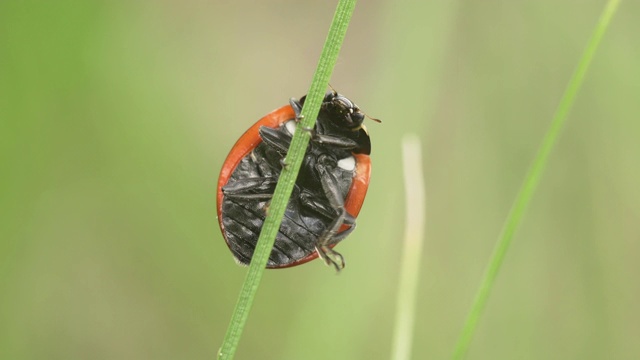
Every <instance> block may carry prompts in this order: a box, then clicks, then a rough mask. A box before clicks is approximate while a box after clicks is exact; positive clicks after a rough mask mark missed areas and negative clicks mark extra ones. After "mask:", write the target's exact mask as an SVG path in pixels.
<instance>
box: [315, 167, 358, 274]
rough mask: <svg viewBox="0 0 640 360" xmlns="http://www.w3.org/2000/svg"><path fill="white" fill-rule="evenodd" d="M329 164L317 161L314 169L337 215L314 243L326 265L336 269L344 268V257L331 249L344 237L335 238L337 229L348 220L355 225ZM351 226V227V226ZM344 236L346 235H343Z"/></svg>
mask: <svg viewBox="0 0 640 360" xmlns="http://www.w3.org/2000/svg"><path fill="white" fill-rule="evenodd" d="M328 168H330V165H329V164H325V162H324V161H322V160H321V161H318V163H317V164H316V170H317V171H318V175H319V177H320V183H321V184H322V190H323V191H324V193H325V196H326V197H327V199H328V200H329V204H330V205H331V207H332V208H333V209H334V210H335V211H336V212H337V216H336V217H335V219H334V220H333V222H332V223H331V224H330V225H329V227H328V228H327V230H326V231H325V232H324V234H322V236H320V238H318V240H317V243H316V251H317V252H318V255H319V256H320V258H322V260H324V262H325V263H326V264H327V265H333V266H334V267H335V268H336V270H337V271H340V270H341V269H343V268H344V258H343V257H342V255H340V253H338V252H336V251H334V250H333V249H331V246H333V245H335V244H336V243H337V241H339V240H341V239H342V238H344V237H341V238H337V234H338V230H340V227H341V226H342V225H343V224H345V223H346V221H347V220H348V222H349V223H351V225H353V226H355V218H354V217H353V216H352V215H351V214H349V213H348V212H347V210H346V209H345V208H344V199H343V198H342V195H341V194H340V190H339V186H338V180H337V179H336V178H335V176H333V174H332V173H331V172H330V171H329V169H328ZM353 226H352V227H353ZM345 236H346V235H345Z"/></svg>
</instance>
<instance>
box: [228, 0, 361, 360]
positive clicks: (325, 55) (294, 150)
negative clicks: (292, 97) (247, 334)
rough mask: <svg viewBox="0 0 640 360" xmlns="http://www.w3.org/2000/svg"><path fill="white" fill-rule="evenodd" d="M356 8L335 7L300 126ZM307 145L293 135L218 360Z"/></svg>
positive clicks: (252, 288) (313, 111) (263, 261)
mask: <svg viewBox="0 0 640 360" xmlns="http://www.w3.org/2000/svg"><path fill="white" fill-rule="evenodd" d="M355 5H356V0H340V1H339V3H338V6H337V8H336V12H335V14H334V16H333V21H332V22H331V27H330V29H329V34H328V35H327V39H326V41H325V44H324V47H323V49H322V54H321V55H320V60H319V61H318V67H317V69H316V72H315V74H314V76H313V80H312V82H311V88H310V89H309V92H308V94H307V98H306V101H305V103H304V106H303V108H302V116H303V120H302V121H301V123H300V126H303V127H313V125H314V124H315V119H316V118H317V117H318V112H319V111H320V105H321V104H322V100H323V98H324V92H325V90H326V88H327V84H328V83H329V80H330V79H331V73H332V72H333V68H334V66H335V64H336V60H337V58H338V54H339V53H340V48H341V47H342V42H343V40H344V37H345V34H346V32H347V28H348V27H349V21H350V20H351V15H352V14H353V9H354V8H355ZM308 144H309V132H307V131H296V132H295V134H294V136H293V139H292V140H291V145H290V147H289V151H288V153H287V158H286V163H287V164H288V166H286V167H285V168H284V169H283V171H282V173H281V174H280V178H279V179H278V184H277V186H276V189H275V192H274V194H273V198H272V199H271V204H270V205H269V211H268V214H267V218H266V219H265V221H264V225H263V227H262V231H261V232H260V237H259V238H258V244H257V245H256V249H255V251H254V253H253V257H252V258H251V264H250V265H249V270H248V271H247V276H246V278H245V280H244V283H243V284H242V289H241V290H240V295H239V296H238V302H237V303H236V306H235V308H234V310H233V314H232V316H231V321H230V323H229V327H228V328H227V333H226V334H225V337H224V340H223V343H222V346H221V348H220V350H219V352H218V359H223V360H229V359H233V357H234V354H235V352H236V349H237V347H238V343H239V342H240V337H241V336H242V331H243V329H244V325H245V324H246V322H247V318H248V317H249V310H250V309H251V305H252V304H253V299H254V297H255V294H256V292H257V291H258V285H259V284H260V279H262V274H263V272H264V270H265V267H266V265H267V260H268V259H269V254H271V248H272V247H273V243H274V242H275V238H276V234H277V233H278V230H279V229H280V223H281V222H282V217H283V216H284V211H285V209H286V207H287V203H288V202H289V197H290V196H291V192H292V191H293V185H294V184H295V181H296V178H297V177H298V172H299V170H300V166H301V164H302V159H303V157H304V153H305V151H306V149H307V145H308Z"/></svg>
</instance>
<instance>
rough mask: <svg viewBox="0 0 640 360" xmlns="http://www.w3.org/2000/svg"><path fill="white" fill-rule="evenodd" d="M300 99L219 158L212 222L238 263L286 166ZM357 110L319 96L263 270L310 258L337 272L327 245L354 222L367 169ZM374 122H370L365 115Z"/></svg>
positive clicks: (247, 257)
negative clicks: (215, 216)
mask: <svg viewBox="0 0 640 360" xmlns="http://www.w3.org/2000/svg"><path fill="white" fill-rule="evenodd" d="M305 98H306V96H303V97H302V98H301V99H300V101H298V100H296V99H294V98H292V99H291V100H290V101H289V105H286V106H283V107H281V108H279V109H277V110H274V111H273V112H271V113H270V114H268V115H266V116H265V117H263V118H262V119H260V120H258V122H256V123H255V124H254V125H253V126H252V127H251V128H249V130H247V131H246V132H245V133H244V134H243V135H242V136H241V137H240V139H239V140H238V141H237V142H236V144H235V145H234V146H233V148H232V149H231V151H230V152H229V155H228V156H227V158H226V160H225V162H224V164H223V166H222V170H221V171H220V177H219V179H218V189H217V212H218V222H219V224H220V229H221V231H222V235H223V236H224V239H225V241H226V243H227V245H228V246H229V249H230V250H231V252H232V253H233V256H234V257H235V259H236V260H237V262H238V263H240V264H242V265H248V264H249V262H250V261H251V257H252V256H253V252H254V250H255V247H256V243H257V241H258V237H259V235H260V230H261V228H262V224H263V222H264V219H265V217H266V212H267V209H268V207H269V202H270V200H271V197H272V196H273V192H274V190H275V187H276V183H277V181H278V177H279V176H280V173H281V171H282V169H283V166H286V164H285V161H284V158H285V156H286V155H287V150H288V149H289V144H290V143H291V139H292V136H293V134H294V132H295V131H296V129H297V127H298V126H297V125H298V123H299V120H300V112H301V110H302V106H303V105H304V101H305ZM364 118H365V114H364V113H363V112H361V111H360V109H359V108H358V106H357V105H356V104H354V103H353V102H352V101H351V100H349V99H347V98H346V97H344V96H343V95H341V94H339V93H337V92H335V91H329V92H327V93H326V95H325V97H324V100H323V102H322V105H321V107H320V112H319V114H318V118H317V120H316V123H315V125H314V127H313V128H311V129H304V130H305V131H309V132H310V134H311V138H310V141H309V146H308V148H307V150H306V153H305V156H304V160H303V162H302V166H301V168H300V173H299V174H298V177H297V179H296V183H295V186H294V189H293V192H292V194H291V198H290V200H289V202H288V204H287V207H286V210H285V214H284V218H283V220H282V225H281V226H280V229H279V231H278V234H277V236H276V240H275V243H274V246H273V249H272V251H271V254H270V256H269V260H268V262H267V268H271V269H274V268H287V267H291V266H296V265H300V264H304V263H306V262H308V261H311V260H313V259H315V258H317V257H320V258H322V259H323V260H324V262H325V263H326V264H327V265H333V266H335V268H336V270H338V271H340V270H341V269H342V268H344V258H343V257H342V255H340V254H339V253H338V252H336V251H335V250H333V247H334V246H335V245H337V244H338V243H339V242H340V241H342V240H344V239H345V238H346V237H347V236H348V235H349V234H350V233H351V232H352V231H353V230H354V229H355V226H356V222H355V220H356V217H357V216H358V213H359V212H360V208H361V207H362V203H363V201H364V198H365V195H366V193H367V189H368V187H369V178H370V174H371V162H370V158H369V154H370V153H371V141H370V139H369V134H368V132H367V130H366V128H365V126H364V125H363V121H364ZM373 120H375V121H378V122H379V120H377V119H373Z"/></svg>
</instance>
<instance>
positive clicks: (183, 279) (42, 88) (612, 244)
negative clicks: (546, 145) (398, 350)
mask: <svg viewBox="0 0 640 360" xmlns="http://www.w3.org/2000/svg"><path fill="white" fill-rule="evenodd" d="M604 3H605V1H596V0H583V1H575V0H545V1H506V0H502V1H499V0H487V1H444V0H442V1H407V0H398V1H379V0H371V1H361V2H359V4H358V5H357V7H356V11H355V14H354V17H353V20H352V22H351V25H350V28H349V32H348V34H347V38H346V40H345V44H344V48H343V51H342V53H341V56H340V58H339V60H338V63H337V66H336V68H335V72H334V74H333V78H332V81H331V84H332V85H333V86H334V87H335V88H336V89H338V90H339V91H340V92H342V93H343V94H345V95H347V96H348V97H350V98H352V99H353V100H355V101H356V102H357V103H358V104H359V105H360V107H361V108H362V109H364V110H365V111H366V112H367V113H368V114H370V115H371V116H374V117H377V118H381V119H383V120H384V123H383V124H381V125H378V124H374V123H371V124H369V130H370V132H371V135H372V139H373V144H374V149H373V153H372V159H373V164H374V169H373V177H372V181H371V187H370V190H369V191H370V193H369V196H368V198H367V201H366V202H365V206H364V208H363V211H362V212H361V214H360V217H359V226H358V229H357V231H355V232H354V234H352V235H351V236H350V238H349V239H348V240H347V241H345V242H344V243H343V244H341V245H340V247H339V250H340V251H341V252H342V254H344V255H345V257H346V259H347V268H346V269H345V270H344V271H343V272H342V273H341V274H340V275H339V276H336V275H335V273H334V271H333V269H331V268H328V267H325V266H324V265H323V264H322V263H320V262H318V261H315V262H312V263H309V264H307V265H304V266H301V267H298V268H293V269H287V270H280V271H268V272H267V273H266V274H265V277H264V280H263V282H262V284H261V288H260V290H259V293H258V296H257V298H256V302H255V307H254V309H253V311H252V313H251V316H250V318H249V322H248V325H247V328H246V332H245V334H244V337H243V338H242V341H241V343H240V348H239V350H238V353H237V358H238V359H385V358H388V357H389V354H390V349H391V338H392V326H393V320H394V319H393V318H394V311H395V300H396V286H397V282H398V272H399V268H400V264H399V262H400V254H401V248H400V245H401V243H402V241H401V240H402V235H403V229H402V226H403V223H404V217H405V214H404V200H403V195H402V194H403V185H402V179H401V178H400V175H401V168H400V160H399V159H400V141H401V138H402V136H403V135H404V134H406V133H409V132H414V133H417V134H418V136H419V137H420V138H421V139H422V141H423V146H424V164H423V165H424V167H425V172H426V173H425V176H426V181H427V189H426V191H427V196H428V205H427V209H428V214H427V217H426V218H425V222H426V229H427V235H426V239H425V241H426V243H425V248H424V254H423V256H424V258H423V267H422V269H421V272H420V274H419V276H420V288H419V291H418V309H417V315H416V319H415V320H416V322H415V346H414V358H415V359H441V358H447V357H449V356H450V355H451V353H452V351H453V347H454V344H455V341H456V339H457V336H458V335H459V332H460V330H461V327H462V323H463V320H464V318H465V316H466V314H467V312H468V310H469V308H470V304H471V302H472V300H473V296H474V294H475V291H476V289H477V286H478V284H479V281H480V278H481V276H482V272H483V269H484V267H485V265H486V263H487V261H488V259H489V256H490V254H491V251H492V248H493V245H494V243H495V242H496V239H497V237H498V234H499V232H500V229H501V226H502V223H503V221H504V219H505V217H506V215H507V213H508V211H509V208H510V206H511V203H512V201H513V199H514V197H515V195H516V193H517V191H518V188H519V186H520V184H521V182H522V180H523V177H524V175H525V173H526V170H527V168H528V166H529V164H530V162H531V160H532V158H533V156H534V154H535V152H536V150H537V148H538V146H539V144H540V141H541V138H542V136H543V134H544V132H545V131H546V129H547V126H548V125H549V123H550V120H551V117H552V115H553V113H554V111H555V108H556V106H557V104H558V102H559V99H560V97H561V95H562V92H563V90H564V88H565V86H566V84H567V81H568V79H569V78H570V76H571V73H572V71H573V69H574V66H575V64H576V63H577V60H578V58H579V56H580V55H581V53H582V50H583V49H584V47H585V45H586V42H587V40H588V39H589V37H590V35H591V33H592V30H593V28H594V26H595V24H596V21H597V19H598V17H599V15H600V13H601V11H602V9H603V7H604ZM334 9H335V2H327V1H320V0H313V1H285V0H280V1H215V0H214V1H201V0H195V1H180V2H178V1H167V0H163V1H153V2H151V1H72V0H60V1H13V0H4V1H2V2H0V137H1V141H0V149H1V150H0V157H1V159H2V163H1V164H2V165H1V168H2V171H1V174H0V185H1V193H0V204H1V206H0V358H1V359H211V358H214V356H215V353H216V351H217V349H218V347H219V346H220V343H221V340H222V338H223V335H224V332H225V330H226V327H227V324H228V321H229V318H230V314H231V312H232V309H233V306H234V304H235V301H236V296H237V294H238V291H239V289H240V286H241V282H242V281H243V278H244V275H245V273H246V269H245V268H241V267H238V266H237V265H236V264H235V263H234V261H233V260H232V258H231V256H230V253H229V251H228V249H227V248H226V245H225V244H224V241H223V240H222V237H221V235H220V232H219V229H218V225H217V222H216V215H215V183H216V179H217V175H218V171H219V169H220V167H221V165H222V162H223V159H224V157H225V156H226V153H227V151H228V150H229V149H230V148H231V146H232V145H233V143H234V141H235V139H236V138H238V137H239V135H240V134H241V133H242V132H243V131H244V130H245V129H246V128H248V127H249V125H251V124H252V123H253V122H254V121H256V120H257V119H258V118H260V117H261V116H262V115H264V114H266V113H267V112H269V111H271V110H272V109H274V108H277V107H279V106H281V105H284V104H286V103H287V100H288V99H289V97H292V96H295V97H300V96H302V95H303V94H305V92H306V91H307V89H308V87H309V85H310V81H311V77H312V75H313V72H314V70H315V66H316V62H317V59H318V56H319V53H320V50H321V47H322V44H323V42H324V38H325V36H326V33H327V30H328V26H329V24H330V21H331V17H332V15H333V11H334ZM639 18H640V2H638V1H623V2H622V5H621V7H620V9H619V12H618V14H617V15H616V17H615V18H614V19H613V23H612V25H611V28H610V30H609V32H608V33H607V34H606V36H605V38H604V40H603V43H602V46H601V48H600V49H599V51H598V53H597V55H596V57H595V60H594V62H593V65H592V67H591V70H590V72H589V74H588V76H587V79H586V82H585V84H584V86H583V88H582V89H581V91H580V93H579V96H578V98H577V101H576V104H575V107H574V108H573V110H572V112H571V115H570V120H569V122H568V125H567V126H566V127H565V128H564V130H563V133H562V136H561V139H560V142H559V144H558V146H557V148H556V149H555V151H554V153H553V155H552V158H551V161H550V164H549V168H548V169H547V171H546V172H545V174H544V177H543V179H542V181H541V183H540V186H539V188H538V191H537V193H536V195H535V198H534V200H533V202H532V205H531V207H530V208H529V211H528V212H527V214H526V217H525V220H524V222H523V223H522V226H521V227H520V229H519V230H518V232H517V234H516V237H515V239H514V243H513V246H512V247H511V249H510V252H509V253H508V256H507V258H506V262H505V264H504V268H503V269H502V271H501V273H500V275H499V277H498V281H497V283H496V286H495V288H494V291H493V293H492V294H491V297H490V299H489V303H488V306H487V309H486V312H485V313H484V315H483V316H482V319H481V322H480V324H479V328H478V331H477V333H476V336H475V337H474V340H473V343H472V346H471V349H470V352H469V358H472V359H515V358H517V359H568V358H572V359H605V358H606V359H636V358H639V357H640V342H639V341H638V334H640V307H638V298H639V297H640V281H638V274H639V273H640V261H639V260H638V256H639V255H640V190H639V188H640V187H639V185H638V184H640V168H639V166H638V165H639V163H638V157H639V155H640V141H639V139H640V121H639V120H640V119H639V116H638V114H640V101H639V100H640V99H639V95H640V66H639V64H640V60H639V59H640V46H639V44H638V34H639V33H640V22H639V21H638V19H639Z"/></svg>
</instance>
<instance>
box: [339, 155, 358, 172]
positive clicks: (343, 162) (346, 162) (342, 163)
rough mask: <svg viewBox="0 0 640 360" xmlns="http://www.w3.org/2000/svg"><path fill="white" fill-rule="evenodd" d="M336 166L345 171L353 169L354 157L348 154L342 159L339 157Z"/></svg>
mask: <svg viewBox="0 0 640 360" xmlns="http://www.w3.org/2000/svg"><path fill="white" fill-rule="evenodd" d="M338 167H339V168H340V169H343V170H346V171H353V170H355V169H356V158H354V157H353V156H348V157H346V158H344V159H340V160H338Z"/></svg>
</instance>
